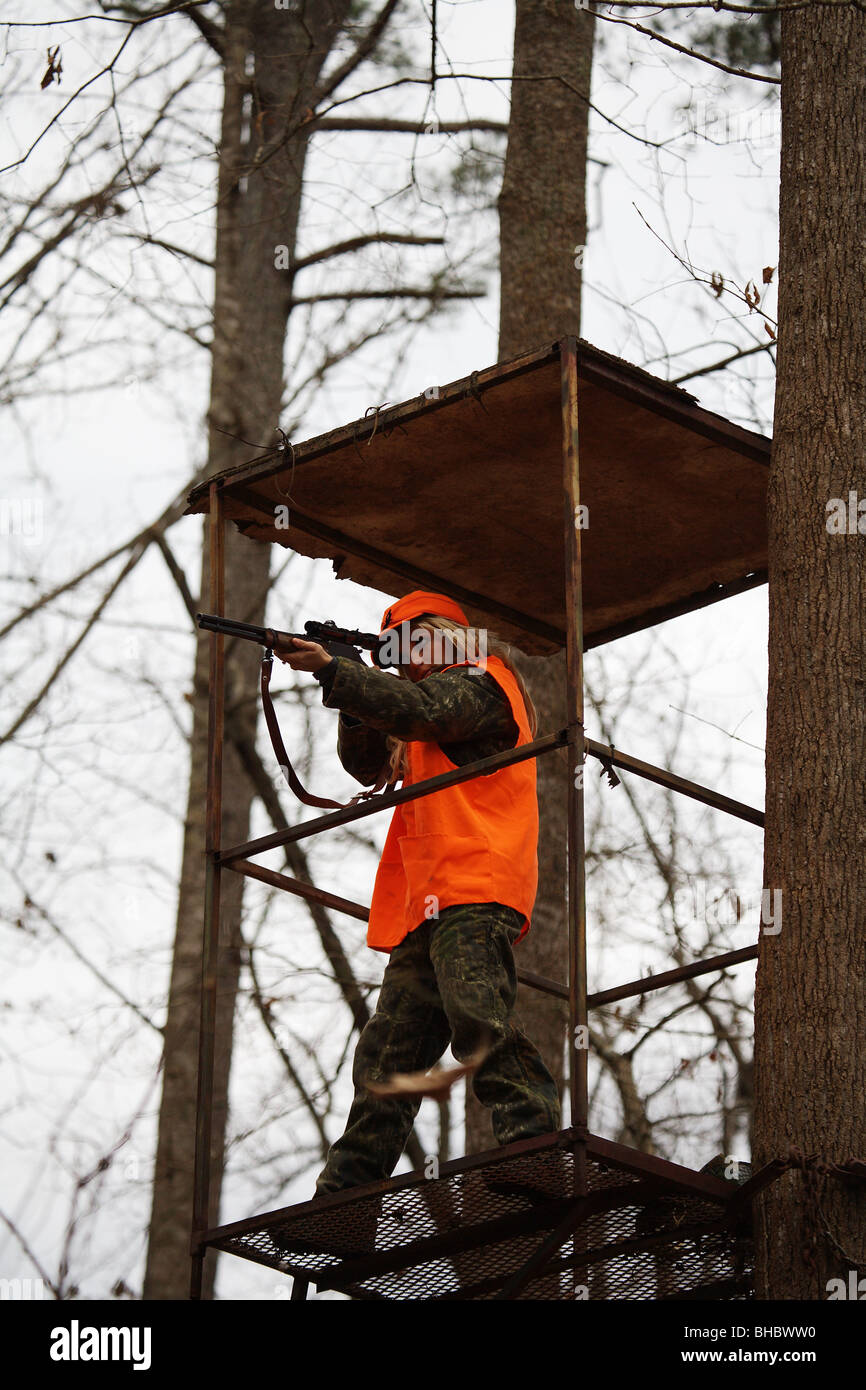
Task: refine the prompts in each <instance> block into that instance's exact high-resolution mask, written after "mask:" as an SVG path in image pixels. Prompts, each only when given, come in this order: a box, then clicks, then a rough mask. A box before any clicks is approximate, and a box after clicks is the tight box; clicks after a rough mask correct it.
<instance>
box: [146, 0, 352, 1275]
mask: <svg viewBox="0 0 866 1390" xmlns="http://www.w3.org/2000/svg"><path fill="white" fill-rule="evenodd" d="M350 7H351V4H350V0H318V3H317V4H316V5H315V6H312V7H308V8H309V9H310V11H311V13H310V15H309V16H307V17H306V18H305V19H304V21H303V23H302V22H301V21H300V19H299V18H298V17H296V16H295V15H294V14H293V13H291V12H288V11H286V10H278V9H276V8H275V7H274V6H273V5H272V4H265V3H257V0H232V3H231V4H229V6H228V7H227V12H226V22H225V35H226V51H225V95H224V106H223V118H222V135H221V141H220V161H219V192H218V197H219V203H218V210H217V244H216V278H215V289H214V296H215V297H214V318H213V367H212V379H211V400H210V409H209V415H208V423H209V456H208V466H209V470H210V471H211V472H214V473H215V472H218V471H220V470H221V469H223V468H226V467H228V466H229V465H230V464H233V463H236V462H238V460H239V458H243V457H244V456H245V453H244V452H243V450H244V446H243V445H239V444H238V442H237V439H233V438H230V437H229V435H228V434H225V433H221V431H229V432H230V434H231V435H234V436H239V437H241V438H242V439H245V440H251V441H253V442H254V443H259V444H262V445H269V444H272V443H273V442H274V433H273V431H274V427H275V425H276V424H277V423H278V421H279V417H280V408H281V402H282V395H283V355H284V346H285V337H286V326H287V321H288V314H289V310H290V303H291V299H290V295H291V282H290V280H289V279H288V278H287V276H286V273H285V272H282V273H281V272H279V271H277V270H276V269H275V263H274V262H275V247H276V246H281V245H282V246H287V247H288V248H289V252H290V254H294V247H295V236H296V231H297V224H298V214H299V209H300V203H301V188H302V178H303V170H304V159H305V156H306V139H305V138H303V137H299V136H295V137H292V138H289V139H287V140H286V141H285V143H283V144H282V145H280V136H281V132H283V131H285V129H286V126H287V125H288V124H291V123H293V122H294V120H296V119H297V118H298V117H299V116H300V115H301V114H302V113H303V111H304V110H305V109H306V108H307V107H308V106H309V105H310V102H311V98H312V93H313V89H314V87H315V84H316V81H317V79H318V76H319V72H320V70H321V67H322V64H323V62H324V60H325V58H326V57H327V55H328V52H329V51H330V48H331V46H332V44H333V42H334V39H335V37H336V35H337V34H338V32H339V30H340V28H341V26H342V24H343V23H344V21H345V19H346V16H347V14H348V11H349V9H350ZM262 155H264V156H266V158H264V159H262V158H260V156H262ZM239 450H240V451H242V452H240V453H239ZM248 452H249V449H248V448H247V449H246V453H248ZM269 565H270V549H269V547H268V546H266V545H259V544H257V543H256V542H254V541H250V540H246V539H244V538H243V537H242V536H240V534H239V533H238V532H236V530H235V528H234V527H233V526H232V525H231V524H229V525H228V527H227V533H226V599H227V604H228V605H229V606H230V611H231V613H232V615H233V616H237V617H239V618H244V619H246V620H247V621H248V622H252V623H261V622H262V621H263V615H264V606H265V598H266V595H267V590H268V583H269ZM206 576H207V547H206V546H205V551H204V556H203V565H202V589H201V594H202V598H204V596H205V594H206V592H207V590H206ZM207 641H208V639H207V638H204V637H202V638H200V640H199V643H198V646H197V650H196V663H195V677H194V699H193V729H192V742H191V767H190V781H189V797H188V803H187V817H186V828H185V834H184V846H183V864H182V868H181V881H180V895H179V900H178V911H177V924H176V935H175V945H174V957H173V963H172V975H171V986H170V994H169V1005H168V1016H167V1019H166V1025H165V1045H164V1076H163V1090H162V1100H161V1105H160V1113H159V1135H158V1143H157V1154H156V1165H155V1172H154V1182H153V1205H152V1215H151V1223H150V1238H149V1245H148V1257H147V1269H146V1275H145V1284H144V1294H143V1296H144V1297H145V1298H164V1299H168V1298H186V1297H187V1295H188V1292H189V1235H190V1226H191V1218H192V1189H193V1164H194V1152H195V1105H196V1088H197V1071H198V1067H197V1062H198V1033H199V998H200V984H201V945H202V912H203V903H204V876H205V875H204V870H205V861H204V810H205V771H206V753H207V703H208V646H207ZM236 646H237V647H239V648H245V650H240V651H233V650H231V647H230V645H229V644H227V652H226V684H227V708H229V709H233V710H236V711H237V717H238V718H239V720H240V721H241V722H242V724H245V725H246V727H247V731H248V732H249V734H250V736H254V734H255V725H256V716H257V697H256V690H257V683H258V667H259V662H258V656H257V653H256V651H255V649H254V648H252V647H250V646H249V645H248V644H246V643H237V644H236ZM251 802H252V788H251V783H250V780H249V777H248V776H247V774H246V773H245V771H244V769H243V767H242V766H241V764H240V761H239V759H238V756H237V753H236V751H235V749H234V748H233V747H232V746H231V745H230V744H229V743H227V744H226V749H225V756H224V769H223V822H222V842H223V844H235V843H240V842H243V841H244V840H246V839H247V838H248V835H249V813H250V805H251ZM242 890H243V879H242V877H241V876H240V875H236V874H225V875H224V876H223V885H222V912H221V920H222V926H221V941H220V966H219V983H218V1001H217V1024H216V1059H215V1076H214V1108H213V1143H212V1151H211V1219H212V1221H216V1220H217V1219H218V1211H219V1194H220V1187H221V1181H222V1172H223V1161H224V1146H225V1126H226V1117H227V1094H228V1080H229V1070H230V1065H231V1052H232V1024H233V1016H234V1004H235V995H236V992H237V985H238V970H239V945H240V921H241V897H242ZM214 1263H215V1257H214V1256H213V1254H212V1253H209V1254H208V1257H207V1260H206V1262H205V1283H204V1289H203V1295H204V1297H210V1296H211V1295H212V1291H213V1277H214Z"/></svg>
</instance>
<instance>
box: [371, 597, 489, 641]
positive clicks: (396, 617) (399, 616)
mask: <svg viewBox="0 0 866 1390" xmlns="http://www.w3.org/2000/svg"><path fill="white" fill-rule="evenodd" d="M422 613H434V614H436V616H437V617H440V618H451V619H452V621H453V622H455V623H462V624H463V626H464V627H468V626H469V619H468V618H467V616H466V614H465V613H464V612H463V609H462V608H461V607H460V604H459V603H455V602H454V600H453V598H448V596H447V595H446V594H432V593H428V592H427V590H426V589H413V590H412V592H411V594H407V595H406V597H405V598H401V599H398V600H397V602H396V603H392V604H391V606H390V608H386V609H385V612H384V613H383V615H382V626H381V627H380V629H379V633H380V635H381V634H382V633H383V632H385V631H386V629H387V628H389V627H399V625H400V623H404V622H405V621H406V620H407V618H420V616H421V614H422Z"/></svg>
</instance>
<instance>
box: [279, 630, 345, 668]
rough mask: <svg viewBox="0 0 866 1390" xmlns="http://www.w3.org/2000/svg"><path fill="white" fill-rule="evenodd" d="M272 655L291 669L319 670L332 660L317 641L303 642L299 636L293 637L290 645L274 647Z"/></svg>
mask: <svg viewBox="0 0 866 1390" xmlns="http://www.w3.org/2000/svg"><path fill="white" fill-rule="evenodd" d="M274 656H275V657H277V658H278V659H279V660H280V661H284V662H285V663H286V665H287V666H291V668H292V670H293V671H321V669H322V667H323V666H327V665H328V664H329V663H330V662H331V660H332V658H331V657H330V656H329V654H328V653H327V652H326V651H325V648H324V647H323V646H320V644H319V643H318V642H305V641H304V640H303V638H301V637H293V638H292V643H291V646H285V647H274Z"/></svg>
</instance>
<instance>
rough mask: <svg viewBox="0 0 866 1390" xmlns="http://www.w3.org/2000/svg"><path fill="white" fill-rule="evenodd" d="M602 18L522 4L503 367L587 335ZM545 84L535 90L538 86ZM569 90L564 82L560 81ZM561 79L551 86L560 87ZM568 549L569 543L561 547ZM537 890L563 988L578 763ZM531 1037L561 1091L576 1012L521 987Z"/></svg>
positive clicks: (558, 794)
mask: <svg viewBox="0 0 866 1390" xmlns="http://www.w3.org/2000/svg"><path fill="white" fill-rule="evenodd" d="M594 26H595V19H594V17H593V15H591V14H590V13H589V12H588V11H586V10H582V11H581V10H576V9H575V7H574V4H573V3H572V0H517V17H516V25H515V31H514V68H513V70H514V76H515V79H516V80H515V81H514V82H513V84H512V88H511V120H510V123H509V127H508V151H507V155H506V160H505V177H504V180H503V184H502V192H501V193H500V195H499V235H500V263H501V276H502V280H501V291H500V324H499V359H500V361H502V360H504V359H506V358H508V357H513V356H516V355H517V354H518V353H520V352H524V351H528V350H529V349H531V348H535V347H540V346H542V345H543V344H544V343H546V342H550V343H552V342H555V341H556V339H557V338H560V337H562V336H563V335H564V334H566V333H574V334H577V333H579V331H580V284H581V274H580V270H579V269H578V268H577V267H576V266H575V261H576V260H579V259H580V258H579V257H578V256H577V255H576V252H575V248H576V247H581V246H583V244H584V242H585V240H586V150H587V129H588V123H589V106H588V98H589V83H590V72H591V68H592V42H593V33H594ZM536 75H537V76H538V77H539V79H541V78H544V79H547V80H538V81H535V80H523V79H532V78H533V77H534V76H536ZM554 75H555V76H561V77H562V78H563V79H564V80H563V81H557V80H555V76H554ZM552 77H553V78H554V80H551V78H552ZM555 543H556V544H560V543H561V538H560V537H556V538H555ZM518 665H519V667H520V670H521V673H522V675H523V676H524V678H525V680H526V682H527V685H528V687H529V691H530V694H531V696H532V699H533V702H534V704H535V707H536V709H537V711H538V727H539V734H542V733H550V732H553V731H554V730H556V729H561V728H563V727H564V726H565V724H566V723H567V722H568V716H567V712H566V698H565V652H564V651H563V652H561V653H560V654H558V655H557V656H554V657H524V656H521V657H519V660H518ZM536 766H537V770H538V803H539V815H540V828H539V841H538V870H539V875H538V877H539V886H538V897H537V899H536V903H535V909H534V911H533V914H532V930H531V931H530V933H529V935H528V936H527V937H526V938H525V940H524V941H522V942H521V944H520V946H519V947H518V949H517V952H516V959H517V962H518V964H519V965H520V966H521V967H522V968H524V969H526V970H533V971H535V972H537V973H538V974H540V975H547V976H549V977H551V978H552V979H554V980H561V981H563V982H564V981H566V980H567V978H568V919H567V913H566V894H565V869H566V805H567V789H568V776H569V753H568V752H567V751H566V750H563V751H562V752H559V753H549V754H547V755H545V756H544V757H543V758H539V759H538V760H537V764H536ZM518 1012H519V1018H520V1023H521V1026H522V1027H523V1029H524V1031H525V1032H526V1033H528V1034H529V1036H530V1037H531V1038H532V1040H533V1042H534V1043H535V1044H536V1046H537V1047H538V1048H539V1050H540V1051H541V1053H542V1056H543V1057H544V1060H545V1062H546V1063H547V1066H548V1067H549V1069H550V1071H551V1072H552V1073H553V1075H554V1077H555V1078H556V1080H557V1083H558V1085H559V1088H560V1094H562V1092H563V1062H564V1053H565V1035H566V1029H567V1023H568V1012H567V1007H566V1005H565V1004H564V1003H563V1002H562V1001H560V1000H558V999H555V998H553V997H552V996H550V995H544V994H540V993H539V992H538V991H537V990H533V989H528V988H527V987H525V986H521V989H520V994H519V997H518ZM493 1146H494V1139H493V1133H492V1130H491V1127H490V1118H489V1113H488V1112H487V1111H486V1110H485V1109H484V1108H483V1107H482V1106H480V1105H479V1104H478V1102H477V1101H476V1100H475V1098H474V1097H473V1096H471V1095H468V1096H467V1105H466V1152H467V1153H477V1152H479V1151H480V1150H482V1149H486V1148H492V1147H493Z"/></svg>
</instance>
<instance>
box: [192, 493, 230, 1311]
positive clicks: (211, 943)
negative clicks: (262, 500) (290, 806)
mask: <svg viewBox="0 0 866 1390" xmlns="http://www.w3.org/2000/svg"><path fill="white" fill-rule="evenodd" d="M208 557H209V594H208V597H209V603H210V611H211V612H212V613H217V614H219V615H220V616H222V614H223V611H224V603H225V519H224V516H223V503H222V496H221V493H220V489H219V486H218V485H217V484H216V483H211V485H210V514H209V517H208ZM210 644H211V645H210V688H209V695H208V754H207V806H206V820H205V854H206V856H207V862H206V867H205V891H204V930H203V935H202V962H201V963H202V971H201V1014H200V1019H199V1039H198V1095H197V1099H196V1121H195V1172H194V1175H193V1216H192V1240H191V1245H190V1248H191V1254H192V1270H191V1275H190V1298H194V1299H200V1298H201V1296H202V1285H203V1275H204V1261H205V1256H206V1254H207V1250H206V1248H205V1247H203V1246H202V1245H201V1244H200V1241H201V1238H202V1236H203V1235H204V1233H205V1231H207V1230H208V1229H209V1228H210V1227H211V1225H212V1224H213V1223H212V1222H211V1220H210V1216H211V1212H210V1178H211V1172H210V1170H211V1131H212V1122H213V1082H214V1046H215V1034H216V1000H217V978H218V966H219V933H220V877H221V873H222V870H221V868H220V865H219V863H218V862H217V859H216V854H217V851H218V850H219V847H220V831H221V822H222V764H223V734H224V725H225V652H224V645H225V638H224V637H223V636H222V634H221V633H215V632H212V633H211V635H210Z"/></svg>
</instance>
